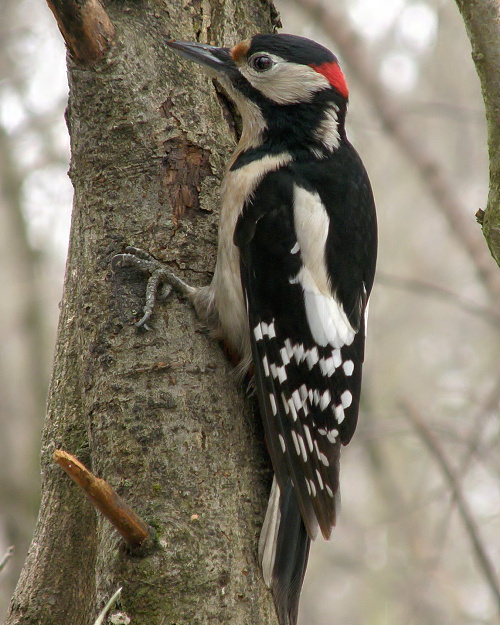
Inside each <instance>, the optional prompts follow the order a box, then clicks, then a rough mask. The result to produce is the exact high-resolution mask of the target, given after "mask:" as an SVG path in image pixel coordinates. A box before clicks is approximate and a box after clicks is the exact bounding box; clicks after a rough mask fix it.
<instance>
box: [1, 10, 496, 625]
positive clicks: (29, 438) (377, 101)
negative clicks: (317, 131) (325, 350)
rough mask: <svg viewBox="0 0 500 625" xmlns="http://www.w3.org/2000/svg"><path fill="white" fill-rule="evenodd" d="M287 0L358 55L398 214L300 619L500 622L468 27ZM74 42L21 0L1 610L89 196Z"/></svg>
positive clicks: (364, 139) (353, 67) (7, 160)
mask: <svg viewBox="0 0 500 625" xmlns="http://www.w3.org/2000/svg"><path fill="white" fill-rule="evenodd" d="M277 6H278V9H279V10H280V12H281V18H282V22H283V26H284V28H283V30H284V31H285V32H293V33H296V34H300V35H304V36H307V37H311V38H313V39H316V40H317V41H320V42H321V43H323V44H325V45H326V46H328V47H329V48H331V49H332V50H334V51H335V52H336V53H337V54H338V56H339V58H340V62H341V64H342V66H343V68H344V70H345V73H346V75H347V79H348V82H349V84H350V92H351V105H350V115H349V127H348V132H349V136H350V139H351V141H352V142H353V143H354V145H355V146H356V147H357V149H358V151H359V152H360V153H361V155H362V157H363V160H364V161H365V164H366V167H367V169H368V171H369V174H370V177H371V180H372V184H373V188H374V192H375V197H376V201H377V206H378V214H379V228H380V261H379V273H378V277H377V283H376V286H375V289H374V294H373V297H372V302H371V308H370V330H369V336H368V350H367V363H366V367H365V386H364V397H363V407H362V415H361V421H360V425H359V429H358V432H357V435H356V436H355V438H354V440H353V442H352V443H351V444H350V446H349V447H348V448H347V449H346V450H345V451H344V458H343V463H342V485H343V510H342V515H341V517H340V522H339V526H338V528H337V530H336V531H335V533H334V536H333V539H332V541H331V542H330V543H320V542H317V543H316V544H315V545H314V547H313V550H312V557H311V562H310V566H309V572H308V575H307V577H306V582H305V587H304V595H303V600H302V606H301V610H302V616H301V622H303V623H308V624H309V625H331V624H332V623H333V622H334V623H335V624H336V625H342V624H358V623H359V624H367V625H368V624H370V625H373V624H377V623H381V624H388V625H389V624H392V623H395V622H403V623H405V625H413V624H415V625H417V624H419V625H421V624H422V623H426V624H433V623H435V624H439V625H445V624H446V623H450V624H451V623H453V625H462V624H463V625H480V624H481V625H486V624H493V623H496V622H497V621H498V614H499V610H500V594H499V590H498V582H497V581H496V579H495V574H494V572H493V565H492V563H496V562H499V561H500V540H499V537H500V520H499V519H500V492H499V490H500V489H499V481H498V474H499V469H500V465H499V462H498V454H495V448H496V446H497V445H498V439H499V403H500V370H499V368H498V352H499V350H498V346H499V341H498V336H499V330H500V312H499V311H500V307H499V300H500V297H499V294H500V288H499V282H498V274H499V272H498V270H497V267H496V265H495V263H494V261H493V259H491V258H490V257H489V254H488V251H487V248H486V245H485V244H484V241H483V240H482V238H481V235H480V230H479V226H478V225H477V224H476V223H475V218H474V214H475V212H476V211H477V210H478V209H479V208H484V206H485V203H486V197H487V185H488V161H487V149H486V131H485V122H484V113H483V103H482V99H481V94H480V87H479V81H478V78H477V75H476V72H475V69H474V66H473V63H472V60H471V58H470V44H469V41H468V39H467V37H466V34H465V30H464V26H463V23H462V21H461V18H460V15H459V13H458V10H457V8H456V6H455V4H454V3H453V2H451V1H450V0H390V1H386V2H384V3H379V2H375V1H374V0H351V1H349V2H348V1H347V0H336V1H335V2H332V1H331V0H330V1H328V2H327V1H326V0H325V1H324V3H323V5H322V4H321V2H319V1H316V0H314V1H313V0H297V1H292V0H280V2H278V3H277ZM27 16H29V19H28V17H27ZM249 34H251V33H249ZM64 55H65V52H64V46H63V43H62V39H61V37H60V35H59V33H58V32H57V29H56V26H55V23H54V20H53V17H52V15H51V14H50V12H49V10H48V9H47V8H46V7H45V5H44V4H43V3H40V2H37V1H35V0H21V1H17V2H14V1H13V0H4V3H3V7H2V23H1V25H0V265H1V267H2V272H1V275H0V280H1V285H2V292H3V297H2V299H1V301H0V317H1V319H2V324H1V326H0V345H1V347H0V560H1V558H2V555H3V554H4V553H5V552H6V551H7V549H8V547H9V546H10V545H14V547H15V550H14V556H13V557H12V558H11V560H10V561H9V562H7V563H6V565H5V567H4V569H3V570H2V571H0V619H1V618H2V617H3V616H4V614H5V612H6V609H7V605H8V601H9V598H10V596H11V594H12V590H13V586H14V584H15V581H16V578H17V576H18V574H19V570H20V567H21V565H22V562H23V560H24V557H25V554H26V550H27V548H28V545H29V541H30V538H31V531H32V528H33V525H34V521H35V515H36V511H37V508H38V496H39V495H38V491H39V484H38V449H37V447H38V445H39V438H40V429H41V425H42V420H43V414H44V402H45V393H46V387H47V383H48V378H49V374H50V366H51V357H52V349H53V344H54V339H55V327H56V322H57V316H58V307H57V302H58V299H59V297H60V291H61V286H62V279H63V271H64V257H65V251H66V241H67V236H68V230H69V221H70V210H71V185H70V182H69V180H68V179H67V177H66V170H67V166H68V140H67V132H66V130H65V128H64V126H63V124H64V119H63V111H64V106H65V98H66V84H65V62H64ZM160 98H161V94H159V101H160ZM464 505H465V512H464ZM468 521H471V523H468Z"/></svg>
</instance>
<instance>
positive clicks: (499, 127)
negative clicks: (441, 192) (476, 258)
mask: <svg viewBox="0 0 500 625" xmlns="http://www.w3.org/2000/svg"><path fill="white" fill-rule="evenodd" d="M456 2H457V5H458V8H459V10H460V13H461V14H462V17H463V20H464V22H465V28H466V30H467V35H468V36H469V39H470V42H471V46H472V58H473V59H474V63H475V65H476V70H477V73H478V76H479V80H480V81H481V89H482V92H483V99H484V107H485V111H486V122H487V127H488V151H489V160H490V188H489V193H488V205H487V207H486V210H485V212H484V215H483V216H482V217H481V218H480V221H481V222H482V226H483V234H484V236H485V238H486V241H487V243H488V247H489V248H490V252H491V255H492V256H493V258H494V259H495V260H496V262H497V263H498V265H500V6H499V4H498V0H474V1H473V2H472V1H470V0H456Z"/></svg>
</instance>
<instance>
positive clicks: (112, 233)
mask: <svg viewBox="0 0 500 625" xmlns="http://www.w3.org/2000/svg"><path fill="white" fill-rule="evenodd" d="M81 4H82V6H84V5H87V4H89V3H81ZM91 4H92V6H94V7H95V6H96V3H95V2H94V3H91ZM53 6H56V8H57V3H53ZM75 6H78V4H76V5H75ZM101 8H102V7H101ZM103 10H104V9H103ZM105 10H106V12H107V16H108V18H109V23H110V24H111V25H112V29H111V30H108V31H107V32H108V33H112V32H114V35H112V42H110V41H109V40H108V44H109V47H108V48H107V51H105V52H104V54H103V55H102V58H101V60H97V61H96V58H95V57H92V55H90V56H89V57H88V58H86V57H85V56H83V57H82V56H81V55H78V54H76V53H73V54H69V56H68V76H69V85H70V97H69V106H68V111H67V121H68V127H69V131H70V135H71V143H72V160H71V168H70V176H71V179H72V182H73V185H74V189H75V199H74V208H73V219H72V228H71V241H70V248H69V255H68V262H67V270H66V278H65V286H64V296H63V301H62V304H61V317H60V323H59V331H58V340H57V346H56V354H55V361H54V369H53V375H52V382H51V387H50V393H49V401H48V410H47V418H46V425H45V429H44V434H43V440H42V504H41V509H40V515H39V520H38V523H37V527H36V530H35V535H34V539H33V543H32V545H31V548H30V551H29V554H28V557H27V561H26V563H25V567H24V569H23V572H22V574H21V577H20V580H19V583H18V586H17V588H16V591H15V595H14V597H13V600H12V604H11V609H10V612H9V616H8V618H7V624H8V625H13V624H16V625H17V624H21V623H22V624H26V625H27V624H31V623H37V624H38V625H45V624H46V625H49V624H50V625H58V624H62V623H65V624H66V623H72V625H89V624H90V623H93V620H94V619H95V617H96V614H97V613H98V612H99V610H100V609H102V607H103V605H104V604H105V603H106V600H107V599H108V598H109V597H110V596H111V595H112V594H113V593H114V592H115V590H116V589H117V588H118V587H119V586H123V592H122V598H121V602H122V603H121V611H122V612H124V613H126V615H127V616H128V617H129V618H130V619H132V623H134V625H140V624H142V623H144V624H147V625H154V624H156V623H162V624H168V625H173V624H174V623H175V624H176V625H183V624H186V625H187V624H188V623H189V624H190V625H193V624H197V623H199V624H204V623H217V624H222V623H231V624H232V625H233V624H248V623H259V624H265V623H269V624H271V623H276V619H275V615H274V608H273V605H272V600H271V597H270V594H269V592H268V591H267V589H266V588H265V586H264V584H263V581H262V579H261V575H260V572H259V570H258V566H257V561H256V546H257V539H258V533H259V529H260V525H261V522H262V518H263V511H264V505H265V499H266V495H267V489H268V478H269V472H268V466H267V460H266V456H265V451H264V449H263V445H262V444H261V443H260V442H259V441H260V440H261V439H262V434H261V432H259V431H258V430H259V425H258V422H257V421H256V419H255V417H254V415H253V414H252V411H251V408H250V407H249V406H248V401H247V399H246V397H245V393H244V389H241V388H240V387H239V385H238V384H237V383H236V381H235V380H234V378H233V376H232V374H231V367H230V366H229V364H228V363H227V362H226V360H225V358H224V356H223V355H222V353H221V351H220V349H219V347H218V346H217V344H215V343H214V342H213V341H212V340H211V339H210V338H209V337H207V335H206V333H205V332H204V331H202V329H201V328H200V327H199V326H198V324H197V321H196V318H195V315H194V313H193V311H192V310H191V309H190V308H189V306H188V304H187V303H186V302H185V301H182V300H180V299H178V298H177V297H175V296H173V297H172V298H171V299H170V300H169V302H168V303H167V304H165V305H164V307H163V308H162V309H161V311H158V312H157V313H156V315H155V318H154V322H153V324H152V325H153V326H154V327H153V328H152V330H151V331H149V332H139V331H137V329H136V328H135V326H134V325H133V321H134V320H135V318H136V317H135V318H134V311H135V312H136V313H138V312H139V311H140V309H141V306H142V303H143V298H144V293H145V280H144V277H143V276H141V275H139V274H134V275H130V274H119V275H115V274H113V273H112V271H111V270H110V260H111V258H112V256H113V255H114V254H116V253H119V252H122V251H123V250H124V247H125V246H126V245H129V244H132V245H136V246H138V247H142V248H143V249H147V250H149V251H150V252H151V253H153V254H154V255H155V256H157V257H160V258H163V259H165V260H166V261H167V262H168V263H170V264H171V266H172V268H174V269H175V270H176V271H177V272H178V273H179V274H180V275H181V276H182V277H183V278H184V279H186V281H188V282H191V283H194V284H206V283H207V282H208V281H209V280H210V275H211V274H210V272H211V270H212V269H213V265H214V260H215V251H216V232H217V205H218V195H217V188H218V182H219V180H220V177H221V175H222V172H223V167H224V162H225V159H226V157H227V155H228V153H229V152H230V150H231V149H232V147H233V145H234V133H232V131H231V129H230V125H229V124H228V122H227V120H226V117H225V115H224V111H223V110H222V108H221V103H220V102H219V99H218V98H217V95H216V93H215V90H214V88H213V85H212V82H211V81H210V80H209V79H208V78H204V77H202V76H201V74H200V72H199V71H198V69H197V68H195V67H193V66H191V65H189V64H188V63H184V62H182V61H180V60H178V59H177V58H176V57H174V56H173V55H172V54H171V53H170V52H169V51H168V50H166V49H165V45H164V37H165V35H167V36H169V37H176V38H182V39H186V40H200V41H207V42H210V43H220V44H222V43H225V44H229V43H231V42H235V41H238V40H240V39H243V38H245V37H248V36H249V35H251V34H252V33H254V32H257V31H261V32H265V31H268V32H269V31H270V30H271V29H272V27H273V23H274V22H275V20H276V15H275V12H274V9H273V8H272V6H271V5H269V4H268V3H267V2H265V1H261V2H259V1H255V2H246V3H240V2H238V1H237V0H227V1H226V2H225V3H220V2H216V1H215V0H214V1H212V2H209V1H206V0H202V1H201V2H198V1H193V2H190V3H185V2H182V3H181V2H175V1H171V2H163V3H161V2H156V1H154V0H150V1H147V0H145V1H143V2H133V3H111V4H109V5H108V6H106V7H105ZM59 23H60V26H61V23H62V22H61V20H59ZM62 30H63V29H62ZM66 41H67V43H68V45H69V46H70V52H71V51H73V52H74V50H72V40H71V38H70V37H68V38H66ZM59 447H61V448H64V449H65V450H67V451H68V452H71V453H72V454H74V455H75V456H76V457H77V458H78V459H79V460H80V461H82V462H83V463H84V464H86V465H87V466H88V467H89V468H90V469H91V470H92V471H93V472H94V473H96V474H97V475H98V476H100V477H102V478H104V479H106V480H107V481H108V483H109V484H110V485H111V486H112V487H113V488H114V489H115V490H116V492H117V493H119V495H121V496H122V497H123V498H124V499H125V500H126V501H127V502H128V503H129V504H130V505H132V507H133V508H134V509H135V510H136V512H137V513H138V514H139V515H140V516H141V518H142V519H144V520H145V521H146V522H147V523H148V524H149V525H150V526H151V527H153V528H154V529H155V531H156V535H157V543H156V545H155V548H154V549H153V551H151V552H149V554H148V555H137V554H136V555H133V554H131V553H130V552H128V551H127V549H125V548H124V546H123V544H122V543H121V539H120V537H119V535H118V534H117V532H116V531H115V530H114V529H113V527H112V526H111V525H109V523H108V522H107V521H106V520H105V519H103V518H102V517H100V516H99V515H98V514H97V513H96V511H95V510H94V508H93V507H92V506H91V504H90V503H89V502H88V500H87V499H86V497H85V495H84V494H83V492H81V491H80V490H79V489H78V487H77V486H76V485H75V484H74V483H73V482H71V481H70V480H69V479H68V477H67V476H66V474H65V473H63V471H62V470H61V469H60V468H59V467H58V466H57V465H55V464H54V463H53V460H52V456H53V452H54V450H55V449H56V448H59Z"/></svg>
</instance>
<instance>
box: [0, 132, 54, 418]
mask: <svg viewBox="0 0 500 625" xmlns="http://www.w3.org/2000/svg"><path fill="white" fill-rule="evenodd" d="M13 152H14V147H13V143H12V141H11V138H10V137H9V135H8V134H7V132H6V131H5V129H4V128H3V127H2V126H0V197H1V199H2V200H3V202H2V204H3V206H5V208H6V213H5V216H6V218H7V219H6V221H4V223H5V224H6V226H4V227H7V228H8V231H7V232H8V240H9V241H10V242H11V245H9V247H8V248H7V249H2V251H1V252H2V253H0V259H1V263H2V266H3V269H4V274H5V275H8V277H9V280H10V281H12V280H15V281H16V282H17V287H18V288H21V289H22V295H21V298H20V301H21V302H22V308H21V309H20V314H19V313H18V319H17V321H18V322H20V326H21V329H22V332H23V335H24V338H25V340H26V342H27V350H28V352H29V355H30V358H28V360H27V362H28V363H29V367H28V368H27V369H26V371H25V377H26V387H25V388H26V389H31V390H32V392H33V393H34V398H33V399H34V403H35V405H36V411H38V407H42V406H43V405H44V404H45V397H46V393H47V379H46V378H47V373H46V371H45V367H44V362H45V347H44V340H45V336H44V322H43V312H42V309H41V307H40V305H39V302H40V300H41V289H40V286H39V282H38V280H37V278H36V267H37V263H38V257H37V254H36V252H35V251H34V250H33V248H32V246H31V245H30V242H29V240H28V232H27V227H26V222H25V219H24V215H23V207H22V192H23V182H24V179H23V176H22V173H21V172H20V170H19V167H18V166H17V163H15V161H14V158H13ZM4 295H6V296H7V297H9V296H10V297H12V295H11V294H10V293H9V292H8V291H5V293H4ZM25 392H28V390H26V391H25Z"/></svg>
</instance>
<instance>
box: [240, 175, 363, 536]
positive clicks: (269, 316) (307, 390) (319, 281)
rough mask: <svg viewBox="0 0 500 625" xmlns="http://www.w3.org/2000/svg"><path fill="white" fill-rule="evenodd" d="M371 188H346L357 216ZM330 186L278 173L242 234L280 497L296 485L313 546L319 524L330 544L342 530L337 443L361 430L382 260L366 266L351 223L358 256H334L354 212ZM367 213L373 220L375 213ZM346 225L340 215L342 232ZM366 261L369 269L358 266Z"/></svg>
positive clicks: (258, 197) (267, 181) (264, 185)
mask: <svg viewBox="0 0 500 625" xmlns="http://www.w3.org/2000/svg"><path fill="white" fill-rule="evenodd" d="M361 168H362V165H361ZM312 171H313V172H314V171H315V170H312ZM351 171H352V169H351ZM361 174H364V169H362V171H361ZM314 175H316V174H314ZM364 176H365V178H366V174H365V175H364ZM329 180H330V181H331V177H330V178H329ZM323 182H324V181H323ZM366 184H367V180H366V181H364V180H363V184H358V185H352V184H349V185H346V187H345V189H346V192H347V194H348V198H347V199H348V200H349V202H351V203H353V202H354V204H353V206H352V209H353V210H354V211H358V212H359V207H357V206H356V204H355V203H356V201H357V200H360V201H361V202H362V203H363V202H364V203H365V204H366V202H367V200H368V204H369V203H370V200H371V203H372V205H373V200H372V199H371V191H370V190H369V184H368V187H366ZM327 187H328V180H327V185H326V187H325V185H324V184H322V185H321V184H318V180H311V177H310V176H308V172H307V169H302V170H301V171H297V170H295V171H294V170H293V169H292V167H291V166H288V167H286V168H283V169H281V170H278V171H275V172H271V173H269V174H267V175H266V176H265V177H264V179H263V180H262V182H261V183H260V184H259V186H258V187H257V189H256V190H255V192H254V194H253V197H252V199H251V200H250V201H249V202H248V203H247V204H246V205H245V207H244V210H243V212H242V214H241V215H240V218H239V221H238V224H237V227H236V231H235V244H236V245H237V246H238V247H239V248H240V253H241V276H242V285H243V290H244V293H245V296H246V301H247V311H248V318H249V324H250V333H251V343H252V352H253V361H254V369H255V376H256V383H257V390H258V397H259V403H260V407H261V412H262V415H263V422H264V428H265V433H266V439H267V445H268V449H269V453H270V456H271V460H272V463H273V468H274V471H275V473H276V477H277V479H278V483H279V485H280V487H281V489H285V487H286V484H287V481H288V479H290V480H291V481H292V484H293V488H294V492H295V496H296V498H297V503H298V506H299V509H300V512H301V516H302V519H303V521H304V524H305V527H306V528H307V531H308V534H309V536H310V537H311V538H314V537H315V536H316V533H317V528H318V525H319V527H320V528H321V531H322V533H323V535H324V536H325V538H328V537H329V536H330V533H331V529H332V526H333V525H334V524H335V495H336V493H337V490H338V462H339V454H340V444H341V443H344V444H346V443H347V442H348V441H349V440H350V438H351V436H352V433H353V432H354V429H355V427H356V420H357V413H358V407H359V394H360V386H361V363H362V360H363V349H364V340H365V328H364V311H365V307H366V303H367V298H368V295H369V291H370V289H371V282H372V280H373V270H374V262H375V261H374V258H373V259H369V258H368V257H369V256H370V254H372V249H371V248H373V245H372V244H371V243H370V244H369V245H367V243H366V240H364V239H363V237H361V238H360V237H359V236H358V233H356V232H355V228H354V225H355V223H356V219H353V217H352V216H351V217H350V221H351V226H349V225H347V230H348V232H347V235H348V236H347V239H348V243H349V242H351V243H352V241H354V247H355V248H356V249H350V250H349V249H342V247H341V246H337V253H336V254H335V253H334V252H332V253H330V251H331V249H330V248H331V243H332V240H333V239H335V238H336V237H340V236H341V233H340V232H339V230H338V226H339V224H338V223H336V221H335V218H336V213H337V212H338V213H339V214H340V212H341V211H342V209H344V210H346V209H347V208H348V207H346V206H345V204H344V206H342V205H341V204H342V201H344V202H345V201H346V197H345V194H344V195H343V194H342V192H339V191H338V190H337V196H335V190H334V191H333V202H332V201H331V198H332V193H331V191H332V189H330V193H329V192H328V189H327ZM367 190H368V196H367ZM323 192H324V193H323ZM323 196H324V200H323ZM300 206H302V207H305V208H304V211H305V212H304V211H302V212H301V210H302V209H301V208H300ZM294 207H295V208H294ZM307 211H309V213H310V220H309V222H308V217H307V216H308V214H309V213H307ZM363 211H365V212H368V214H371V210H370V207H368V209H366V207H365V206H362V207H361V213H362V212H363ZM342 215H343V214H342ZM359 219H361V217H359ZM346 223H347V222H346V219H345V216H341V218H340V226H341V227H342V228H343V229H344V230H345V229H346ZM322 227H326V232H324V231H322ZM371 230H373V228H371ZM369 238H371V239H373V238H374V235H373V233H372V232H371V233H370V235H369ZM356 242H357V243H356ZM356 246H357V247H356ZM358 248H359V249H358ZM363 250H364V251H363ZM316 252H317V253H316ZM365 256H366V257H367V259H368V260H367V259H365ZM318 258H321V259H322V266H318ZM352 258H354V261H353V260H352ZM363 263H364V264H365V265H366V267H365V269H363V267H359V265H360V264H363ZM370 263H371V264H370ZM351 266H353V267H354V278H352V275H351V276H350V274H353V271H352V269H351ZM325 271H326V274H327V286H326V287H325V284H323V281H324V274H325ZM349 277H351V278H352V283H351V284H350V285H348V284H347V282H348V280H349ZM340 292H342V293H343V301H342V300H339V293H340ZM343 302H345V303H346V305H345V306H344V303H343Z"/></svg>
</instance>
